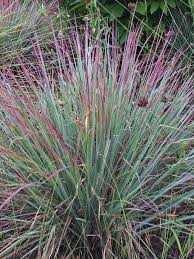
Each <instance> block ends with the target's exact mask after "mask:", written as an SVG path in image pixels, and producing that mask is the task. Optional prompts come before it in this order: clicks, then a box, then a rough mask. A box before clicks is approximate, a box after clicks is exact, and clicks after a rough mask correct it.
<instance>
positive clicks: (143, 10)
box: [136, 2, 147, 16]
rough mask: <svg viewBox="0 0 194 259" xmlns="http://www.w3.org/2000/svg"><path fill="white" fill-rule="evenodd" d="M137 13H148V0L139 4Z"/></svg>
mask: <svg viewBox="0 0 194 259" xmlns="http://www.w3.org/2000/svg"><path fill="white" fill-rule="evenodd" d="M136 13H139V14H141V15H144V16H145V15H146V13H147V4H146V2H141V3H139V4H138V5H137V8H136Z"/></svg>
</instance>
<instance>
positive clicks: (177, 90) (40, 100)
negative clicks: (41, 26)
mask: <svg viewBox="0 0 194 259" xmlns="http://www.w3.org/2000/svg"><path fill="white" fill-rule="evenodd" d="M86 27H87V26H86ZM140 35H141V30H140V29H139V28H138V29H136V30H134V31H131V32H129V36H128V40H127V42H126V45H125V49H124V50H123V51H122V50H121V49H120V48H119V47H118V46H117V43H116V39H115V37H114V36H113V35H110V34H106V33H104V34H103V35H101V36H100V35H99V36H98V37H97V39H95V40H94V39H93V38H92V36H91V35H90V33H89V30H88V28H86V30H85V33H84V35H83V34H81V33H79V32H78V31H77V29H75V30H73V31H72V32H70V33H69V35H68V36H66V37H65V39H64V38H63V36H62V35H60V37H58V38H57V36H56V34H55V33H53V41H52V42H51V46H50V47H51V49H52V51H51V52H49V53H48V52H46V51H45V50H42V49H41V47H40V44H39V40H38V39H37V40H36V44H34V53H33V54H32V55H31V56H30V58H29V59H28V58H26V57H25V58H24V57H18V62H19V64H20V65H19V66H17V70H15V71H12V70H9V69H7V70H4V71H3V72H2V73H1V79H0V80H1V82H0V97H1V99H0V105H1V114H0V118H1V122H0V129H1V135H0V151H1V153H0V163H1V164H0V166H1V172H0V182H1V185H0V187H1V189H0V190H1V191H0V201H1V205H0V210H1V217H0V226H1V229H0V239H1V242H0V257H1V258H5V257H10V256H13V257H14V256H15V258H18V257H19V258H27V256H29V255H31V256H32V258H35V257H36V256H37V258H60V256H61V255H62V256H64V258H73V256H79V258H138V259H139V258H169V257H168V255H169V253H170V251H168V250H169V248H168V246H166V244H167V240H165V233H167V232H168V233H169V232H170V233H171V231H173V233H176V230H177V229H179V232H180V233H181V238H180V242H178V241H179V239H176V241H177V243H178V248H177V249H178V251H179V250H181V245H182V244H184V242H185V240H187V237H191V235H192V234H193V232H192V231H193V218H194V216H193V215H192V203H193V196H194V193H193V186H192V183H193V177H194V175H193V166H194V160H193V158H194V152H193V149H192V141H193V112H194V104H193V77H192V76H189V74H188V73H187V71H188V68H187V67H185V66H183V65H181V56H180V54H178V53H177V54H176V55H175V56H174V57H173V58H171V55H170V54H169V52H168V51H169V45H168V43H169V41H170V38H171V36H172V35H171V33H168V34H167V35H166V40H165V42H163V43H162V42H161V39H160V38H157V39H156V41H155V43H156V44H155V45H154V44H153V46H155V47H153V48H152V50H150V51H149V52H147V54H145V53H143V52H142V50H143V49H142V50H140V49H139V47H138V46H139V38H140ZM161 44H162V47H161ZM32 61H33V62H32ZM183 205H184V207H183ZM182 208H184V211H183V209H182ZM185 208H186V209H185ZM170 235H171V234H170ZM179 236H180V235H179ZM177 237H178V235H177ZM181 242H182V243H181ZM171 245H172V244H171ZM169 246H170V245H169ZM174 246H175V247H177V244H176V242H175V243H174ZM164 247H165V249H164ZM190 249H191V246H190V247H188V249H187V251H186V253H185V255H187V256H189V253H190V252H191V251H190ZM185 258H186V257H185Z"/></svg>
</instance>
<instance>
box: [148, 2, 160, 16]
mask: <svg viewBox="0 0 194 259" xmlns="http://www.w3.org/2000/svg"><path fill="white" fill-rule="evenodd" d="M159 7H160V3H159V2H158V1H153V2H152V4H151V7H150V13H151V14H153V13H155V12H156V11H157V10H158V9H159Z"/></svg>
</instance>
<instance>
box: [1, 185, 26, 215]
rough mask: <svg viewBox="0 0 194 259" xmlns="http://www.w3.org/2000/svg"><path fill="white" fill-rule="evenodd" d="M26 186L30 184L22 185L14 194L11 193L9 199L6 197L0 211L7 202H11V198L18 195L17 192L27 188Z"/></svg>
mask: <svg viewBox="0 0 194 259" xmlns="http://www.w3.org/2000/svg"><path fill="white" fill-rule="evenodd" d="M28 186H30V184H24V185H22V186H21V187H20V188H18V189H17V190H16V191H15V192H13V193H12V194H11V195H10V196H9V197H7V199H5V201H4V202H3V203H2V204H1V205H0V210H2V209H3V208H4V207H5V206H6V205H7V204H8V203H9V202H11V201H12V200H13V198H15V196H16V195H17V194H18V192H20V191H21V190H23V189H25V188H27V187H28Z"/></svg>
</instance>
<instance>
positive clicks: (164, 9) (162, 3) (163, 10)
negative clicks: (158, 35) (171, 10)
mask: <svg viewBox="0 0 194 259" xmlns="http://www.w3.org/2000/svg"><path fill="white" fill-rule="evenodd" d="M160 9H161V10H162V12H163V13H164V14H166V15H167V13H168V8H167V4H166V2H161V3H160Z"/></svg>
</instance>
